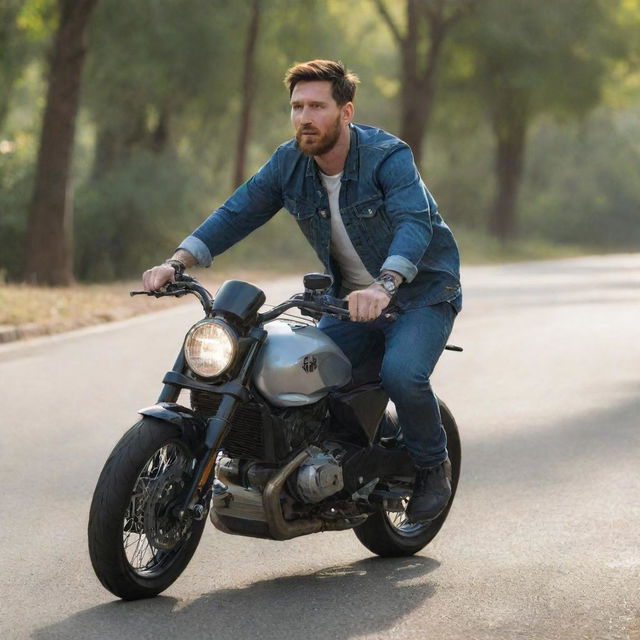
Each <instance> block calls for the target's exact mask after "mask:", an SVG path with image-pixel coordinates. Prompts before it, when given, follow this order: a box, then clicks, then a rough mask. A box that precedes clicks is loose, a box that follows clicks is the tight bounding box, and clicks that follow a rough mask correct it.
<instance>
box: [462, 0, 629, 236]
mask: <svg viewBox="0 0 640 640" xmlns="http://www.w3.org/2000/svg"><path fill="white" fill-rule="evenodd" d="M610 9H611V4H605V3H602V2H600V0H558V1H557V2H555V3H554V5H553V8H552V10H551V9H550V8H549V7H545V6H542V5H540V4H539V3H535V2H530V0H511V1H510V2H508V3H505V2H502V1H501V0H483V2H482V3H480V4H479V5H478V11H477V12H476V14H475V19H474V20H473V21H469V22H467V23H466V25H465V28H464V29H463V30H461V31H459V32H458V34H457V41H458V44H460V43H461V44H462V46H463V47H467V48H468V54H469V55H468V56H467V60H469V61H471V68H472V71H471V73H470V74H469V76H468V83H469V89H470V91H471V92H473V94H474V95H475V96H479V97H480V98H481V100H482V101H483V102H484V105H485V109H486V113H487V115H488V118H489V122H490V124H491V128H492V131H493V135H494V139H495V161H494V162H495V183H496V187H495V196H494V201H493V204H492V206H491V208H490V210H489V215H488V227H489V230H490V232H491V233H492V234H494V235H495V236H497V237H498V238H499V239H500V240H502V241H508V240H510V239H512V238H514V237H515V236H516V235H517V200H518V192H519V188H520V183H521V180H522V174H523V168H524V160H525V152H526V143H527V134H528V131H529V129H530V126H531V124H532V122H533V121H534V118H535V117H536V116H537V115H539V114H541V113H545V112H546V113H549V112H551V113H555V114H558V115H562V116H567V115H570V116H572V117H576V116H578V117H580V116H582V115H584V114H586V113H587V112H588V111H589V110H590V109H591V108H592V107H593V106H594V105H596V104H597V103H598V101H599V99H600V96H601V88H602V85H603V82H604V80H605V77H606V76H605V72H606V70H607V63H608V60H609V59H611V58H612V57H615V56H617V55H620V54H621V53H622V48H621V46H620V44H619V41H618V39H617V38H616V36H615V28H614V25H613V23H612V13H611V11H610Z"/></svg>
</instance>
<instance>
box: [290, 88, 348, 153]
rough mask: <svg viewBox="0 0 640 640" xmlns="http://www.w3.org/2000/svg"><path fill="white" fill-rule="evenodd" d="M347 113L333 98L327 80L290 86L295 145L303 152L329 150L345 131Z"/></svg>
mask: <svg viewBox="0 0 640 640" xmlns="http://www.w3.org/2000/svg"><path fill="white" fill-rule="evenodd" d="M348 104H350V103H348ZM345 106H346V105H345ZM347 115H348V114H345V107H342V108H341V107H339V106H338V104H337V103H336V101H335V100H334V99H333V96H332V95H331V83H330V82H329V81H328V80H314V81H311V82H298V83H297V84H296V86H295V87H294V88H293V93H292V94H291V123H292V124H293V127H294V129H295V130H296V140H297V142H298V147H299V148H300V151H302V152H303V153H305V154H306V155H308V156H321V155H323V154H325V153H327V152H329V151H331V149H333V147H334V146H335V144H336V142H338V139H339V138H340V135H341V134H342V132H343V131H346V127H347V125H348V124H349V119H348V117H346V116H347Z"/></svg>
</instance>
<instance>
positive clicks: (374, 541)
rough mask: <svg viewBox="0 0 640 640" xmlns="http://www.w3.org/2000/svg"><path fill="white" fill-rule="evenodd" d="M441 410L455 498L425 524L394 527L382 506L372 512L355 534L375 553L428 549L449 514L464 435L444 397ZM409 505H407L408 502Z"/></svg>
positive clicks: (399, 553) (406, 553)
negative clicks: (461, 433)
mask: <svg viewBox="0 0 640 640" xmlns="http://www.w3.org/2000/svg"><path fill="white" fill-rule="evenodd" d="M438 402H439V404H440V413H441V415H442V424H443V426H444V430H445V431H446V433H447V448H448V450H449V460H450V461H451V499H450V500H449V503H448V504H447V506H446V507H445V509H444V511H443V512H442V513H441V514H440V515H439V516H438V517H437V518H436V519H435V520H433V521H431V522H428V523H425V524H414V525H409V524H408V523H405V524H404V525H403V526H394V524H393V523H392V521H391V519H390V516H389V515H388V513H387V512H386V511H385V510H384V507H383V506H381V507H380V510H379V511H377V512H376V513H373V514H371V515H370V516H369V517H368V518H367V519H366V520H365V522H363V523H362V524H361V525H360V526H358V527H356V528H355V529H354V533H355V534H356V536H357V537H358V540H360V542H362V544H363V545H364V546H365V547H367V549H369V551H372V552H373V553H375V554H377V555H379V556H383V557H385V558H389V557H401V556H412V555H414V554H415V553H417V552H418V551H420V550H421V549H424V547H426V546H427V545H428V544H429V543H430V542H431V541H432V540H433V539H434V538H435V537H436V535H437V534H438V532H439V531H440V529H441V527H442V525H443V524H444V521H445V520H446V519H447V516H448V515H449V510H450V509H451V505H452V503H453V499H454V497H455V495H456V490H457V488H458V480H459V478H460V461H461V447H460V434H459V433H458V426H457V425H456V421H455V419H454V417H453V415H452V414H451V411H449V408H448V407H447V405H446V404H444V402H442V400H438ZM405 506H406V504H405Z"/></svg>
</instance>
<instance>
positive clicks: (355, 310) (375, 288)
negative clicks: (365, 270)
mask: <svg viewBox="0 0 640 640" xmlns="http://www.w3.org/2000/svg"><path fill="white" fill-rule="evenodd" d="M347 301H348V303H349V315H350V317H351V320H354V321H355V322H369V321H370V320H375V319H376V318H378V317H379V316H380V314H381V313H382V312H383V311H384V309H385V308H386V307H387V306H389V302H391V299H390V298H389V294H388V293H387V292H386V291H385V290H384V288H383V287H382V286H381V285H379V284H376V283H374V284H372V285H371V286H370V287H369V288H368V289H361V290H360V291H353V292H351V293H350V294H349V295H348V296H347Z"/></svg>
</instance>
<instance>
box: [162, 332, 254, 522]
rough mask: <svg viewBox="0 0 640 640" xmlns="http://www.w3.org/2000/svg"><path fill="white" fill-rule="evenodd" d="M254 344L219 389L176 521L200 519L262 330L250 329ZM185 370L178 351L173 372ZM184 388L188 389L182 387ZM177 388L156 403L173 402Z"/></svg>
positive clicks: (166, 387) (167, 388)
mask: <svg viewBox="0 0 640 640" xmlns="http://www.w3.org/2000/svg"><path fill="white" fill-rule="evenodd" d="M249 335H250V337H251V338H253V339H254V340H253V343H252V344H251V345H250V346H249V348H248V350H247V353H246V356H245V358H244V362H243V364H242V367H241V369H240V371H239V372H238V375H237V376H236V377H235V378H234V379H233V380H232V381H230V382H228V383H227V384H225V385H223V386H222V389H224V391H221V395H222V402H220V405H219V406H218V410H217V411H216V413H215V415H213V416H211V417H210V418H209V419H208V420H207V429H206V433H205V437H204V442H203V444H204V453H203V454H202V456H201V457H200V460H199V462H198V466H197V468H196V472H195V474H194V476H193V481H192V483H191V486H190V487H189V490H188V491H187V493H185V494H184V495H183V496H182V498H181V500H180V502H179V503H178V504H177V505H176V507H175V508H174V510H173V511H174V515H175V516H176V517H178V518H179V519H181V520H182V519H184V518H185V517H186V516H187V514H190V515H192V516H193V517H195V518H196V519H200V518H201V517H202V514H203V513H204V510H203V509H202V507H201V506H200V508H198V506H199V503H200V501H201V500H202V498H203V497H204V495H205V491H204V490H205V488H206V487H207V486H209V484H210V480H211V475H212V473H213V469H214V467H215V462H216V455H217V453H218V450H219V449H220V445H221V444H222V441H223V440H224V438H225V436H226V435H227V432H228V431H229V427H230V425H231V419H232V418H233V414H234V411H235V409H236V407H237V406H238V404H239V403H241V402H242V401H243V400H244V399H246V397H247V396H248V388H247V385H248V383H249V381H250V377H251V372H252V370H253V364H254V361H255V358H256V356H257V355H258V353H259V351H260V347H261V346H262V344H263V343H264V341H265V340H266V338H267V332H266V331H265V330H264V329H259V328H256V329H253V330H252V331H251V332H250V334H249ZM185 369H186V361H185V357H184V351H182V350H181V351H180V354H179V355H178V358H177V359H176V362H175V364H174V365H173V369H172V372H173V373H177V374H181V375H183V374H184V372H185ZM185 386H187V385H185ZM181 388H182V387H180V386H178V385H174V384H169V383H165V385H164V387H163V389H162V392H161V393H160V396H159V397H158V402H159V403H160V402H176V401H177V399H178V396H179V395H180V391H181ZM212 392H213V393H215V392H216V388H215V387H212Z"/></svg>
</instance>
